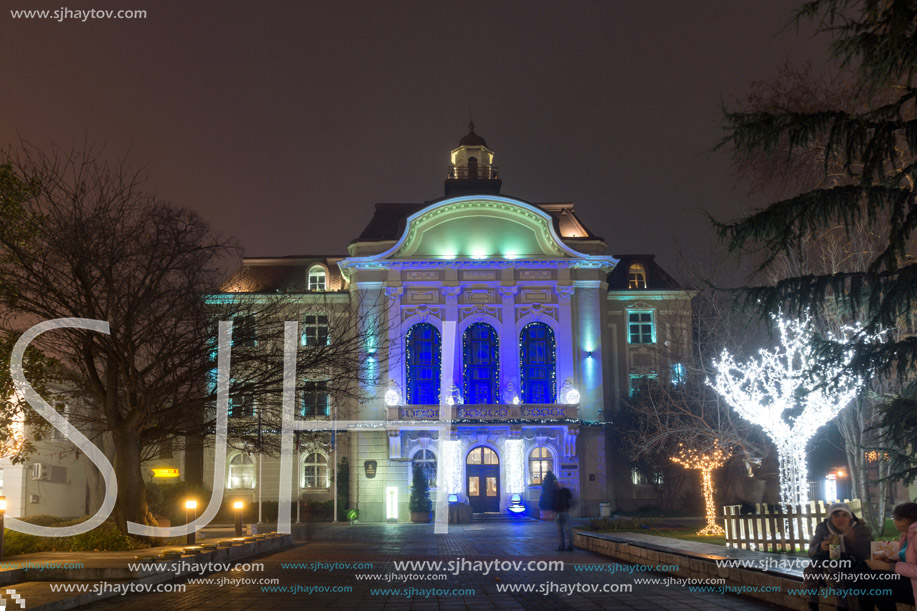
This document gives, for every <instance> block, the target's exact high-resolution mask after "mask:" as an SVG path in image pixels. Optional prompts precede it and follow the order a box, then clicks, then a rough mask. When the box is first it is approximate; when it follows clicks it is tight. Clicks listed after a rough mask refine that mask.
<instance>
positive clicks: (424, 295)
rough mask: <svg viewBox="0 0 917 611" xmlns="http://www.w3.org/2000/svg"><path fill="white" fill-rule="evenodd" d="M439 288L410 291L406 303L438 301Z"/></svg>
mask: <svg viewBox="0 0 917 611" xmlns="http://www.w3.org/2000/svg"><path fill="white" fill-rule="evenodd" d="M438 292H439V291H437V290H432V291H408V295H407V297H405V300H404V302H405V303H436V302H438V301H439V299H438V297H439V296H438V295H437V293H438Z"/></svg>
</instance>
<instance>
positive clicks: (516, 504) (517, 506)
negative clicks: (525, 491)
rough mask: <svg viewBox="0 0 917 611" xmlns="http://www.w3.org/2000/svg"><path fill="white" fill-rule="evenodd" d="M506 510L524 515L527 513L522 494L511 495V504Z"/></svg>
mask: <svg viewBox="0 0 917 611" xmlns="http://www.w3.org/2000/svg"><path fill="white" fill-rule="evenodd" d="M506 510H507V511H508V512H510V513H511V514H513V515H516V516H518V515H522V514H524V513H525V505H523V504H522V495H521V494H514V495H512V496H511V497H510V500H509V505H508V506H507V507H506Z"/></svg>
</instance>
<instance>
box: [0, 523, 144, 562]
mask: <svg viewBox="0 0 917 611" xmlns="http://www.w3.org/2000/svg"><path fill="white" fill-rule="evenodd" d="M88 519H89V516H83V517H81V518H57V517H54V516H47V515H37V516H31V517H27V518H22V521H23V522H29V523H31V524H37V525H38V526H54V527H62V526H72V525H74V524H79V523H81V522H85V521H86V520H88ZM144 547H149V544H148V543H147V542H145V541H144V540H143V539H139V538H135V537H132V536H130V535H125V534H123V533H122V532H121V531H119V530H118V527H117V526H115V524H114V522H103V523H102V524H101V525H100V526H97V527H96V528H94V529H92V530H91V531H89V532H86V533H82V534H79V535H74V536H72V537H36V536H35V535H27V534H25V533H21V532H16V531H14V530H7V529H4V531H3V553H4V555H5V556H18V555H20V554H34V553H37V552H95V551H110V552H121V551H128V550H134V549H141V548H144Z"/></svg>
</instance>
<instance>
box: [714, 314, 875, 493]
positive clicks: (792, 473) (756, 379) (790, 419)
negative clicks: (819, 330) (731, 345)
mask: <svg viewBox="0 0 917 611" xmlns="http://www.w3.org/2000/svg"><path fill="white" fill-rule="evenodd" d="M772 318H773V319H774V322H775V323H776V325H777V331H778V333H779V335H780V346H779V347H777V348H776V349H775V350H773V351H769V350H765V349H761V350H760V351H759V352H758V356H757V357H756V358H750V359H748V360H747V361H745V362H743V363H738V362H736V361H735V359H734V358H733V356H732V355H731V354H729V353H728V352H726V351H725V350H724V351H723V354H722V356H721V357H720V360H719V361H714V363H713V366H714V369H715V370H716V371H717V375H716V379H715V380H714V381H713V382H711V381H710V380H707V384H709V385H710V386H711V387H712V388H713V389H715V390H716V391H717V392H718V393H719V394H720V395H722V397H723V398H724V399H725V400H726V402H727V403H729V405H731V406H732V408H733V409H735V411H736V413H737V414H739V415H740V416H741V417H742V418H744V419H746V420H748V421H749V422H751V423H752V424H756V425H758V426H760V427H761V429H762V430H763V431H764V432H765V433H766V434H767V436H768V437H770V438H771V440H772V441H773V442H774V445H776V446H777V457H778V459H779V462H780V502H781V503H783V504H784V505H802V504H806V503H808V501H809V486H808V466H807V463H806V446H807V445H808V443H809V440H810V439H811V438H812V436H813V435H815V433H816V432H817V431H818V429H820V428H821V427H822V426H824V425H825V424H827V423H828V422H829V421H831V420H832V419H834V417H835V416H837V415H838V414H839V413H840V411H841V410H842V409H844V407H845V406H846V405H847V404H848V403H850V401H851V400H853V399H854V397H856V395H857V393H858V392H859V390H860V388H861V387H862V385H863V381H862V380H861V379H859V378H857V377H854V376H852V375H850V374H849V373H847V371H846V367H847V365H848V364H849V363H850V361H851V359H852V358H853V342H852V341H850V338H849V337H841V338H836V337H833V336H830V335H829V336H828V339H829V340H831V341H833V342H836V343H837V344H839V345H841V346H845V345H846V346H848V348H847V349H846V350H845V352H844V359H842V362H841V363H840V364H830V365H826V366H820V369H819V370H818V377H817V378H816V377H815V376H813V375H812V369H813V367H814V366H815V364H816V359H815V346H814V344H813V341H812V340H813V337H814V332H813V331H812V329H811V327H810V325H809V320H808V318H807V319H806V320H802V321H799V320H786V319H784V318H783V317H782V316H780V315H777V314H774V315H772ZM844 331H845V334H846V335H848V336H856V335H859V334H860V330H859V327H856V328H847V329H845V330H844ZM859 339H860V340H862V337H860V338H859Z"/></svg>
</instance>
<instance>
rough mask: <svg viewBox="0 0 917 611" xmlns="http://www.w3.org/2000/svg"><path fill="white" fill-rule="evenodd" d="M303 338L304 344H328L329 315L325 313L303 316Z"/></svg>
mask: <svg viewBox="0 0 917 611" xmlns="http://www.w3.org/2000/svg"><path fill="white" fill-rule="evenodd" d="M303 323H304V324H303V327H302V339H301V343H302V345H303V346H327V345H328V344H329V343H330V342H329V340H328V317H327V316H326V315H324V314H306V316H305V317H304V318H303Z"/></svg>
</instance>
